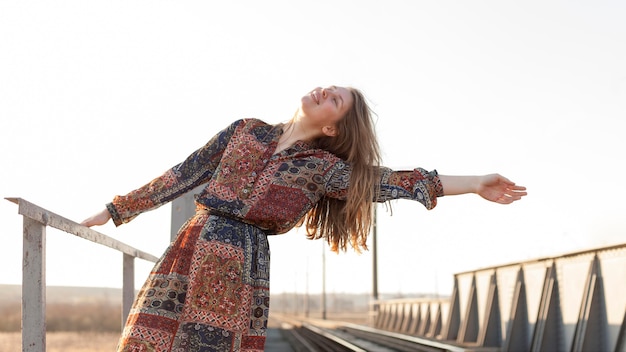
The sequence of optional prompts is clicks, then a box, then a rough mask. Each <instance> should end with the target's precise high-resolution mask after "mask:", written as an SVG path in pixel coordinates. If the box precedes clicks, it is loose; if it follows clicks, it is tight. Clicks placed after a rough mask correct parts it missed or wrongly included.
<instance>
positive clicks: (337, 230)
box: [303, 88, 380, 252]
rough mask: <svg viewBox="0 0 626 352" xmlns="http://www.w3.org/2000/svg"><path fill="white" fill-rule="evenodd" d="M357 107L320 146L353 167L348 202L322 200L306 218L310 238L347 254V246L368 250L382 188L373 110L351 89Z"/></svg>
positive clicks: (363, 98) (319, 140) (353, 106)
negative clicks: (374, 211)
mask: <svg viewBox="0 0 626 352" xmlns="http://www.w3.org/2000/svg"><path fill="white" fill-rule="evenodd" d="M348 89H349V90H350V92H351V93H352V97H353V99H354V104H353V105H352V108H351V109H350V111H348V113H347V114H346V116H344V117H343V118H342V119H341V120H339V122H337V130H338V133H337V135H336V136H334V137H327V136H325V137H321V138H319V139H318V140H317V141H316V143H317V147H319V148H321V149H324V150H326V151H329V152H331V153H333V154H334V155H336V156H337V157H339V158H341V159H343V160H344V161H346V162H348V163H349V164H350V166H351V169H352V171H351V174H350V187H349V189H348V195H347V198H346V199H345V200H339V199H334V198H327V197H324V198H322V199H321V200H320V201H319V202H318V203H317V204H316V205H315V206H314V207H313V209H311V210H310V211H309V212H308V213H307V215H306V216H305V218H304V220H303V221H304V223H305V224H306V232H307V238H309V239H317V238H326V240H327V241H328V243H329V244H330V247H331V250H332V251H334V252H338V251H339V249H341V250H343V251H345V250H346V249H347V244H348V243H350V245H351V246H352V247H353V248H354V249H355V250H356V251H357V252H360V251H361V249H364V250H367V244H366V241H367V236H368V234H369V231H370V228H371V225H372V222H373V220H374V219H373V213H372V210H373V203H372V202H373V201H374V195H375V192H376V191H377V186H378V184H379V183H378V178H379V175H378V166H379V164H380V149H379V147H378V141H377V139H376V132H375V130H374V122H373V120H372V111H371V109H370V107H369V106H368V105H367V102H366V100H365V97H364V96H363V93H361V92H360V91H359V90H357V89H354V88H348Z"/></svg>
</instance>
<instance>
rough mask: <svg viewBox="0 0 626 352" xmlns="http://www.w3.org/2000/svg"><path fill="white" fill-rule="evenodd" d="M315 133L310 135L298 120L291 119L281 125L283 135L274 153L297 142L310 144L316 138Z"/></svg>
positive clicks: (309, 131)
mask: <svg viewBox="0 0 626 352" xmlns="http://www.w3.org/2000/svg"><path fill="white" fill-rule="evenodd" d="M318 137H319V136H318V135H317V134H316V133H311V129H307V128H306V127H305V126H304V125H303V124H302V123H301V121H299V120H298V119H292V120H291V121H289V122H288V123H286V124H285V125H283V134H282V135H281V136H280V138H279V139H278V145H277V146H276V151H275V152H274V153H280V152H282V151H283V150H285V149H287V148H289V147H291V146H292V145H294V144H295V143H296V142H297V141H305V142H311V141H313V140H315V139H316V138H318Z"/></svg>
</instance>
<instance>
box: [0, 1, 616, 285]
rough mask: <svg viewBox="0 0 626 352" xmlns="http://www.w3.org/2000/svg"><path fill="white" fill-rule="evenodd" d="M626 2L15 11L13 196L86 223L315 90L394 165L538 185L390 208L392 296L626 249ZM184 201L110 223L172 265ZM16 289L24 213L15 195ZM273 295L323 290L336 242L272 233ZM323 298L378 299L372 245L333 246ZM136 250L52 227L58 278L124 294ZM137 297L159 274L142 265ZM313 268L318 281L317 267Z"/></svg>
mask: <svg viewBox="0 0 626 352" xmlns="http://www.w3.org/2000/svg"><path fill="white" fill-rule="evenodd" d="M624 18H626V3H625V2H623V1H595V0H594V1H567V2H565V1H523V2H522V1H518V2H511V1H436V2H434V1H429V2H426V1H409V0H407V1H393V0H392V1H363V0H350V1H337V0H332V1H330V0H329V1H307V2H302V1H262V2H260V1H228V2H223V1H221V2H209V1H79V0H72V1H54V2H48V1H14V0H4V1H2V2H0V118H1V120H0V121H1V125H0V143H2V144H1V150H2V154H1V159H0V162H1V165H2V172H1V173H0V195H1V196H2V197H22V198H24V199H27V200H29V201H31V202H33V203H35V204H38V205H40V206H42V207H44V208H46V209H49V210H51V211H53V212H55V213H57V214H60V215H63V216H65V217H68V218H70V219H73V220H75V221H81V220H82V219H84V218H85V217H87V216H89V215H91V214H92V213H94V212H96V211H99V210H100V209H101V208H102V207H103V206H104V204H105V203H107V202H109V201H110V200H111V199H112V197H113V196H114V195H116V194H125V193H127V192H129V191H131V190H133V189H135V188H137V187H140V186H142V185H143V184H145V183H146V182H148V181H150V180H151V179H152V178H154V177H156V176H159V175H160V174H161V173H162V172H164V171H165V170H166V169H168V168H170V167H171V166H173V165H175V164H177V163H178V162H180V161H182V160H183V159H184V158H185V157H186V156H187V155H188V154H190V153H191V152H193V151H194V150H195V149H196V148H198V147H200V146H202V145H204V144H205V143H206V141H207V140H208V139H209V138H211V136H213V134H214V133H216V132H217V131H219V130H221V129H222V128H223V127H225V126H226V125H228V124H229V123H230V122H231V121H233V120H235V119H238V118H243V117H257V118H261V119H263V120H265V121H267V122H271V123H275V122H282V121H286V120H288V119H289V118H290V117H291V116H292V114H293V112H295V110H296V108H297V106H298V103H299V99H300V97H301V96H302V95H304V94H305V93H307V92H308V91H310V90H311V89H312V88H314V87H317V86H327V85H332V84H335V85H350V86H354V87H357V88H359V89H361V90H363V91H364V93H365V94H366V95H367V97H368V98H369V100H370V102H371V104H372V107H373V109H374V110H375V112H376V113H377V115H378V118H377V131H378V135H379V140H380V144H381V146H382V149H383V153H384V163H385V165H387V166H390V167H392V168H396V169H406V168H413V167H417V166H420V167H424V168H426V169H429V170H432V169H437V170H438V171H439V173H441V174H485V173H492V172H499V173H501V174H503V175H505V176H507V177H509V178H510V179H512V180H513V181H515V182H517V183H518V184H521V185H525V186H527V187H528V191H529V195H528V197H526V198H525V199H524V200H522V201H521V202H518V203H515V204H513V205H510V206H501V205H496V204H490V203H487V202H485V201H483V200H482V199H480V198H479V197H478V196H475V195H465V196H458V197H444V198H440V199H439V204H438V206H437V207H436V208H435V209H434V210H432V211H426V210H425V209H424V208H423V206H421V205H420V204H418V203H414V202H410V201H397V202H394V203H393V210H394V211H393V215H392V216H390V214H389V213H388V212H386V211H385V209H384V208H383V207H381V208H379V229H378V234H379V290H380V291H381V292H389V293H400V294H410V293H415V292H429V293H440V294H444V295H447V294H450V293H451V289H452V275H453V274H454V273H456V272H461V271H467V270H472V269H478V268H481V267H485V266H492V265H498V264H505V263H511V262H515V261H520V260H526V259H532V258H537V257H543V256H556V255H560V254H563V253H567V252H571V251H576V250H582V249H588V248H593V247H601V246H607V245H613V244H618V243H623V242H624V241H626V216H625V214H624V213H625V212H624V209H625V207H624V205H623V201H624V199H625V198H626V188H625V187H624V186H623V182H624V181H623V180H624V178H625V175H624V174H625V172H624V169H625V168H624V151H625V150H626V141H625V138H624V133H625V132H626V130H625V128H624V118H625V117H626V65H624V63H625V62H626V21H624ZM169 215H170V206H169V205H168V206H163V207H162V208H160V209H158V210H155V211H153V212H151V213H146V214H143V215H141V216H140V217H138V218H137V219H135V220H134V221H133V222H131V223H130V224H127V225H123V226H121V227H119V228H115V227H114V226H113V225H112V224H108V225H106V226H104V227H100V228H96V230H98V231H100V232H102V233H104V234H107V235H109V236H111V237H114V238H116V239H119V240H121V241H123V242H125V243H128V244H130V245H133V246H136V247H138V248H140V249H142V250H145V251H147V252H149V253H152V254H154V255H157V256H160V255H161V253H162V252H163V250H164V249H165V248H166V247H167V245H168V243H169V232H170V229H169V226H170V220H169ZM0 217H1V218H0V219H1V220H0V226H1V228H0V229H1V230H0V231H1V232H0V233H1V234H2V237H3V244H2V246H0V283H2V284H19V283H20V281H21V233H22V225H21V221H22V220H21V217H20V216H19V215H17V207H16V206H15V205H14V204H12V203H9V202H8V201H5V200H2V201H0ZM270 241H271V242H270V244H271V251H272V263H271V270H272V273H271V275H272V292H277V293H278V292H285V291H293V290H297V291H299V292H304V291H305V290H306V289H307V287H308V289H309V290H310V291H311V292H319V291H320V290H321V267H322V264H321V263H322V261H321V253H322V242H321V241H315V242H312V241H308V240H306V239H305V236H304V234H303V233H302V232H296V231H293V232H291V233H289V234H286V235H282V236H275V237H272V238H271V239H270ZM326 258H327V270H328V271H327V289H328V291H329V292H337V293H340V292H369V291H370V289H371V266H372V265H371V260H372V258H371V253H369V252H366V253H364V254H361V255H356V254H354V253H348V254H340V255H335V254H331V253H329V252H327V255H326ZM121 262H122V255H121V254H118V253H116V252H114V251H113V250H110V249H107V248H100V247H99V246H97V245H95V244H93V243H91V242H88V241H84V240H80V239H76V238H74V237H73V236H71V235H67V234H65V233H61V232H59V231H56V230H49V231H48V239H47V274H48V275H47V284H48V285H68V286H82V285H85V286H107V287H120V286H121ZM136 265H137V271H138V272H137V278H136V281H137V287H139V285H141V283H143V281H144V280H145V278H146V276H147V273H148V271H149V269H150V267H151V266H152V264H150V263H147V262H144V261H141V260H138V261H137V264H136ZM307 269H308V271H309V274H308V275H307Z"/></svg>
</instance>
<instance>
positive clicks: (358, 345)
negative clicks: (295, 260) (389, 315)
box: [272, 313, 492, 352]
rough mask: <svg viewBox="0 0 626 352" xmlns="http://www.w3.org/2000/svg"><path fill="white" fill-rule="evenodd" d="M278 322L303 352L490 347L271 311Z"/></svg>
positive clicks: (440, 351) (451, 351)
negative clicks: (453, 342)
mask: <svg viewBox="0 0 626 352" xmlns="http://www.w3.org/2000/svg"><path fill="white" fill-rule="evenodd" d="M272 318H273V319H275V320H276V321H279V322H281V326H282V327H283V332H284V334H286V335H287V336H288V337H287V339H288V340H290V341H291V345H292V346H293V347H294V349H295V350H296V351H306V352H326V351H335V352H340V351H345V352H365V351H380V352H382V351H385V352H396V351H400V352H415V351H427V352H446V351H447V352H465V351H473V352H478V351H482V352H487V351H492V349H485V348H482V349H481V348H471V349H467V348H465V347H462V346H458V345H455V344H451V343H443V342H441V341H435V340H432V339H426V338H419V337H413V336H407V335H403V334H398V333H394V332H389V331H384V330H380V329H375V328H372V327H369V326H364V325H358V324H353V323H347V322H342V321H332V320H324V319H311V318H304V317H294V316H288V315H284V314H280V313H279V314H272Z"/></svg>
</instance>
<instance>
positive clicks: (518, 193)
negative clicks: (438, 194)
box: [439, 174, 527, 204]
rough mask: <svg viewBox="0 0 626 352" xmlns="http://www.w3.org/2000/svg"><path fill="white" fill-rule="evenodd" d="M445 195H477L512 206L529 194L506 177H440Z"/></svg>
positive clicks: (493, 175) (492, 175) (524, 188)
mask: <svg viewBox="0 0 626 352" xmlns="http://www.w3.org/2000/svg"><path fill="white" fill-rule="evenodd" d="M439 179H440V180H441V185H442V186H443V194H444V195H446V196H449V195H456V194H465V193H476V194H478V195H479V196H481V197H483V198H484V199H486V200H489V201H492V202H496V203H500V204H511V203H513V202H514V201H516V200H520V199H522V197H523V196H525V195H526V194H527V192H526V187H523V186H517V185H516V184H515V182H513V181H510V180H509V179H507V178H506V177H504V176H501V175H498V174H490V175H484V176H446V175H439Z"/></svg>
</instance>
